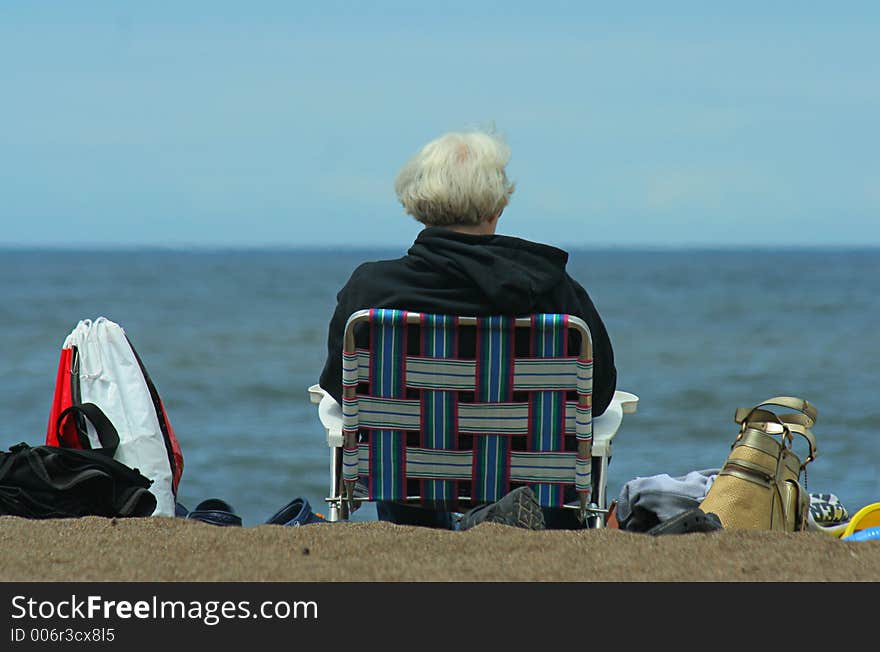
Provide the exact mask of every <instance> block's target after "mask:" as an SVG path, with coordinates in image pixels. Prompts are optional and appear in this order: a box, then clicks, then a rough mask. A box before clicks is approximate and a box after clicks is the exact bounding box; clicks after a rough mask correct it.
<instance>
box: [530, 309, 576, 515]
mask: <svg viewBox="0 0 880 652" xmlns="http://www.w3.org/2000/svg"><path fill="white" fill-rule="evenodd" d="M530 335H531V342H530V344H531V353H532V355H534V356H538V357H542V358H553V357H564V356H566V355H567V353H568V325H567V319H566V317H565V316H564V315H534V316H533V317H532V329H531V333H530ZM564 433H565V392H564V391H533V392H531V393H530V395H529V450H532V451H562V450H564V448H565V445H564V444H565V442H564ZM532 490H533V491H534V492H535V496H536V497H537V499H538V502H539V503H540V504H541V506H543V507H557V506H559V505H562V504H563V503H564V498H563V486H562V485H559V484H536V485H534V486H533V487H532Z"/></svg>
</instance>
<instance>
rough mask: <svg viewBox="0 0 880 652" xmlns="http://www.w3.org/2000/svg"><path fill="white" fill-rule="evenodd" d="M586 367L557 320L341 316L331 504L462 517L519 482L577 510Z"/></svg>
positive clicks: (574, 325)
mask: <svg viewBox="0 0 880 652" xmlns="http://www.w3.org/2000/svg"><path fill="white" fill-rule="evenodd" d="M592 369H593V361H592V345H591V339H590V332H589V329H588V327H587V326H586V324H585V323H584V322H583V321H582V320H581V319H579V318H577V317H573V316H569V315H557V314H538V315H531V316H527V317H502V316H491V317H464V316H453V315H431V314H424V313H417V312H407V311H402V310H386V309H372V310H362V311H359V312H357V313H355V314H353V315H352V316H351V317H350V318H349V320H348V323H347V326H346V331H345V340H344V352H343V405H342V418H343V422H342V423H343V428H342V433H343V442H344V443H343V454H342V456H341V461H340V462H339V463H340V464H341V474H340V476H339V477H340V480H339V487H338V492H339V493H338V497H339V498H340V500H341V501H342V502H344V503H346V504H347V506H348V508H349V509H355V508H356V507H357V504H358V503H359V502H361V501H364V500H369V501H404V502H407V503H412V504H416V505H422V506H424V507H428V508H433V509H442V510H449V511H464V510H466V509H468V508H470V507H473V506H476V505H479V504H482V503H487V502H492V501H495V500H498V499H500V498H501V497H502V496H503V495H504V494H506V493H507V492H509V491H510V490H512V489H514V488H516V487H518V486H522V485H529V486H530V487H532V489H533V490H534V492H535V495H536V497H537V498H538V501H539V502H540V504H541V505H542V506H544V507H562V506H564V505H565V504H566V503H569V506H570V507H572V506H580V507H581V509H582V512H581V513H582V514H585V513H586V509H587V506H588V505H589V504H590V502H591V495H592V492H593V478H592V471H591V443H592V418H591V411H592V410H591V406H592V402H591V399H592ZM364 494H365V495H364ZM345 511H346V512H347V511H348V509H346V510H345Z"/></svg>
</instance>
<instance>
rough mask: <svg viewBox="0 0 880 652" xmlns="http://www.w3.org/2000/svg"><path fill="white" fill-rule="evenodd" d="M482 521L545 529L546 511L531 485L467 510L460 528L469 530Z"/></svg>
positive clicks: (528, 528) (530, 528) (531, 528)
mask: <svg viewBox="0 0 880 652" xmlns="http://www.w3.org/2000/svg"><path fill="white" fill-rule="evenodd" d="M480 523H500V524H502V525H510V526H512V527H520V528H525V529H527V530H543V529H544V528H545V524H544V512H543V511H541V506H540V505H539V504H538V499H537V498H535V494H534V492H533V491H532V490H531V489H530V488H529V487H519V488H518V489H514V490H513V491H511V492H510V493H509V494H507V495H506V496H504V498H502V499H501V500H499V501H497V502H494V503H489V504H488V505H481V506H480V507H474V508H473V509H471V510H469V511H467V512H465V514H464V515H463V516H462V517H461V521H460V522H459V529H460V530H469V529H471V528H472V527H474V526H475V525H479V524H480Z"/></svg>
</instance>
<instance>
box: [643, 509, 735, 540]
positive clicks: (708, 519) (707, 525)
mask: <svg viewBox="0 0 880 652" xmlns="http://www.w3.org/2000/svg"><path fill="white" fill-rule="evenodd" d="M721 529H723V526H722V525H721V520H720V519H719V518H718V516H716V515H715V514H713V513H712V512H709V513H708V514H707V513H705V512H704V511H703V510H702V509H700V508H699V507H695V508H694V509H689V510H687V511H685V512H682V513H681V514H679V515H677V516H673V517H672V518H670V519H667V520H665V521H663V522H662V523H659V524H657V525H655V526H654V527H652V528H651V529H650V530H648V531H647V532H645V534H650V535H652V536H658V535H661V534H688V533H690V532H714V531H715V530H721Z"/></svg>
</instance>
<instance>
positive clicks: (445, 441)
mask: <svg viewBox="0 0 880 652" xmlns="http://www.w3.org/2000/svg"><path fill="white" fill-rule="evenodd" d="M457 328H458V320H457V319H456V318H455V317H452V316H449V315H422V321H421V336H422V341H421V352H422V355H423V356H425V357H427V358H444V359H447V360H449V359H454V358H456V357H457V356H458V350H457V346H456V345H457V341H456V339H457V338H456V335H457ZM420 416H421V423H420V432H421V443H422V447H423V448H427V449H436V450H447V451H451V450H455V449H456V448H457V437H456V434H457V427H456V424H457V422H458V393H457V392H454V391H438V390H428V389H425V390H422V392H421V415H420ZM407 474H409V470H407ZM421 495H422V502H423V503H425V504H428V503H433V504H434V505H436V506H438V507H442V506H451V505H452V504H453V503H454V502H455V498H456V486H455V483H454V482H452V481H449V480H436V479H426V480H422V482H421Z"/></svg>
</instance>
